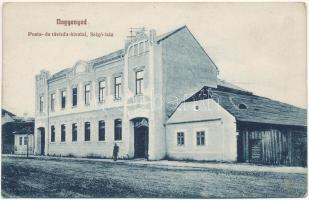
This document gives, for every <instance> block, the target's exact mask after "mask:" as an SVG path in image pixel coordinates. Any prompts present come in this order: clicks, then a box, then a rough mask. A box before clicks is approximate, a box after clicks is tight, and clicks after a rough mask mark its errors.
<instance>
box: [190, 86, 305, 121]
mask: <svg viewBox="0 0 309 200" xmlns="http://www.w3.org/2000/svg"><path fill="white" fill-rule="evenodd" d="M207 89H209V88H207V87H204V88H203V89H202V90H200V91H199V92H197V93H196V94H195V95H193V96H192V97H190V98H189V99H188V100H187V101H195V100H198V99H205V98H209V96H210V97H211V98H212V99H214V100H215V101H216V102H217V103H219V104H220V105H221V106H222V107H223V108H224V109H225V110H227V111H228V112H229V113H231V114H232V115H233V116H234V117H235V118H236V120H237V121H240V122H254V123H265V124H276V125H292V126H307V110H306V109H302V108H298V107H296V106H293V105H290V104H286V103H282V102H279V101H275V100H272V99H269V98H266V97H261V96H257V95H254V94H252V93H249V92H247V91H241V90H236V89H232V88H224V87H218V88H212V89H211V92H207Z"/></svg>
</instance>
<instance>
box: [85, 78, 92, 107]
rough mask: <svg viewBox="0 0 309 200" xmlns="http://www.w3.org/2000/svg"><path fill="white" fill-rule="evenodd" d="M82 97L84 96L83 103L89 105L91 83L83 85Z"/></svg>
mask: <svg viewBox="0 0 309 200" xmlns="http://www.w3.org/2000/svg"><path fill="white" fill-rule="evenodd" d="M84 95H85V96H84V97H85V99H84V100H85V102H84V103H85V105H90V100H91V84H90V83H87V84H85V86H84Z"/></svg>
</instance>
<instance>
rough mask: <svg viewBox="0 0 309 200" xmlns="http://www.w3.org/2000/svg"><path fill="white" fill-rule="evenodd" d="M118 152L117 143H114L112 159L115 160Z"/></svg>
mask: <svg viewBox="0 0 309 200" xmlns="http://www.w3.org/2000/svg"><path fill="white" fill-rule="evenodd" d="M118 152H119V147H118V146H117V143H115V145H114V150H113V159H114V161H117V158H118Z"/></svg>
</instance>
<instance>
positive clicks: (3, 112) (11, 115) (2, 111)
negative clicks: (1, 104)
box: [1, 108, 16, 117]
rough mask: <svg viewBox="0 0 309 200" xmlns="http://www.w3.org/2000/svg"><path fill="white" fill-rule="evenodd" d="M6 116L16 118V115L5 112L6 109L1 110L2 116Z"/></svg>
mask: <svg viewBox="0 0 309 200" xmlns="http://www.w3.org/2000/svg"><path fill="white" fill-rule="evenodd" d="M5 114H8V115H9V116H10V117H13V116H16V115H15V114H13V113H11V112H9V111H7V110H5V109H3V108H2V109H1V116H2V117H3V116H4V115H5Z"/></svg>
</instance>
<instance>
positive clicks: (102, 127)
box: [99, 120, 105, 141]
mask: <svg viewBox="0 0 309 200" xmlns="http://www.w3.org/2000/svg"><path fill="white" fill-rule="evenodd" d="M104 140H105V122H104V121H103V120H101V121H99V141H104Z"/></svg>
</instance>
